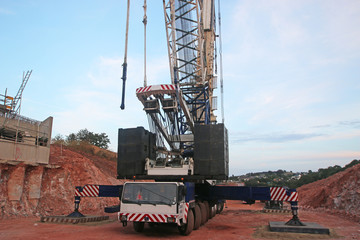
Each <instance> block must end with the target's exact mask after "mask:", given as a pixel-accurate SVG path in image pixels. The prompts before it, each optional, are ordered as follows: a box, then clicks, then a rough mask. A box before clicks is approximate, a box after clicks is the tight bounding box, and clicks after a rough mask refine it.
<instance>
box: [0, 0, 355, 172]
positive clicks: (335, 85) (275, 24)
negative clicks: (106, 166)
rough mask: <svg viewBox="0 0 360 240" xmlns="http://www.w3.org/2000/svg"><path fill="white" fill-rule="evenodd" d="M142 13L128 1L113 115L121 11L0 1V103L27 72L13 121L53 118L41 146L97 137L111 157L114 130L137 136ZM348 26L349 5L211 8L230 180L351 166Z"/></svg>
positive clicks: (110, 4) (115, 1) (319, 2)
mask: <svg viewBox="0 0 360 240" xmlns="http://www.w3.org/2000/svg"><path fill="white" fill-rule="evenodd" d="M147 2H148V8H147V16H148V24H147V79H148V84H160V83H170V81H171V80H170V71H169V63H168V55H167V54H168V53H167V46H166V44H167V43H166V35H165V23H164V14H163V6H162V1H147ZM142 5H143V1H141V0H133V1H131V6H130V26H129V47H128V75H127V83H126V84H127V86H126V103H125V110H120V101H121V89H122V87H121V86H122V82H121V76H122V67H121V65H122V63H123V61H124V50H125V23H126V1H125V0H121V1H119V0H102V1H95V0H87V1H85V0H79V1H68V0H64V1H46V0H31V1H30V0H17V1H10V0H0V93H1V94H4V93H5V90H6V89H7V93H8V95H10V96H11V95H12V96H15V95H16V93H17V91H18V89H19V87H20V84H21V81H22V74H23V71H27V70H33V72H32V75H31V77H30V80H29V82H28V84H27V86H26V88H25V90H24V93H23V101H22V106H21V114H22V115H25V116H27V117H30V118H33V119H36V120H44V119H46V118H47V117H48V116H52V117H54V122H53V132H52V135H53V136H55V135H58V134H61V135H63V136H66V135H68V134H70V133H76V132H78V131H79V130H80V129H84V128H87V129H88V130H89V131H92V132H96V133H103V132H104V133H106V134H107V135H108V136H109V138H110V141H111V145H110V149H111V150H113V151H116V150H117V132H118V128H130V127H137V126H145V128H148V122H147V118H146V115H145V112H144V111H143V110H142V109H143V107H142V104H141V103H140V102H139V101H138V100H137V98H136V95H135V89H136V88H137V87H141V86H142V85H143V79H144V72H143V59H144V51H143V41H144V40H143V34H144V33H143V24H142V19H143V8H142ZM359 26H360V1H357V0H343V1H337V0H292V1H285V0H272V1H267V0H259V1H249V0H226V1H221V28H222V29H221V31H222V32H221V38H222V48H223V49H222V57H223V78H224V113H225V125H226V127H227V129H228V131H229V151H230V175H232V174H234V175H239V174H245V173H249V172H260V171H268V170H274V171H276V170H278V169H282V170H287V171H293V172H299V171H308V170H313V171H314V170H317V169H319V168H326V167H328V166H333V165H340V166H344V165H345V164H347V163H349V162H350V161H352V160H353V159H360V94H359V92H360V28H359ZM215 94H217V95H218V96H219V90H216V91H215ZM219 100H220V96H219ZM218 105H219V106H220V102H219V104H218ZM215 114H216V115H217V116H218V120H219V121H220V122H221V112H220V111H219V110H218V111H216V112H215Z"/></svg>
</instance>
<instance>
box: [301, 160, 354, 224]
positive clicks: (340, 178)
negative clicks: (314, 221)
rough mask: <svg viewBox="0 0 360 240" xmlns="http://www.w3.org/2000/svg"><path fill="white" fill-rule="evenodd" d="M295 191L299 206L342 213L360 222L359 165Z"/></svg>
mask: <svg viewBox="0 0 360 240" xmlns="http://www.w3.org/2000/svg"><path fill="white" fill-rule="evenodd" d="M297 190H298V192H299V205H300V206H303V207H305V208H307V207H308V208H313V209H325V210H329V211H331V212H334V213H343V214H346V215H349V216H351V217H354V218H355V219H356V220H357V221H359V220H360V211H359V209H360V164H356V165H354V166H352V167H350V168H348V169H346V170H344V171H342V172H338V173H336V174H334V175H332V176H330V177H328V178H325V179H322V180H319V181H316V182H313V183H309V184H306V185H303V186H301V187H300V188H298V189H297Z"/></svg>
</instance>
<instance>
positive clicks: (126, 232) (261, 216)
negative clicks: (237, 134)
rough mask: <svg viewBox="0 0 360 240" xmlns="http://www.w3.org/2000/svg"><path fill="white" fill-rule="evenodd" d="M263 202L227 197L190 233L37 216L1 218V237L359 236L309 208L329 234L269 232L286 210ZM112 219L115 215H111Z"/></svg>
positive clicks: (352, 225) (357, 228)
mask: <svg viewBox="0 0 360 240" xmlns="http://www.w3.org/2000/svg"><path fill="white" fill-rule="evenodd" d="M262 207H263V204H262V203H256V204H254V205H251V206H249V205H244V204H242V203H241V202H240V201H229V202H228V208H225V209H224V211H223V212H222V213H221V214H219V215H216V216H215V217H214V218H212V219H210V220H209V221H208V222H207V223H206V224H205V225H204V226H201V227H200V229H199V230H196V231H193V232H192V233H191V234H190V236H187V237H183V236H181V235H179V233H178V231H177V229H176V227H173V226H166V225H165V226H159V227H154V228H150V227H149V226H146V227H145V230H144V232H143V233H136V232H135V231H134V230H133V227H132V224H129V225H128V226H127V227H122V225H121V224H120V223H119V222H117V221H115V220H111V221H109V222H106V223H88V224H81V225H80V224H77V225H76V224H68V225H65V224H63V225H60V224H53V223H40V222H39V218H22V219H8V220H3V221H1V224H0V239H4V240H7V239H12V240H15V239H37V240H41V239H114V238H117V239H196V240H198V239H227V240H228V239H360V224H359V223H356V222H354V221H350V220H348V219H345V218H343V217H341V216H334V215H330V214H327V213H316V212H312V211H308V210H307V211H302V212H300V219H301V220H302V221H303V222H317V223H319V224H321V225H323V226H325V227H328V228H330V231H331V234H330V235H320V234H315V235H314V234H294V233H274V232H269V231H268V229H267V227H266V226H267V225H268V222H269V221H287V220H289V219H290V217H291V216H290V215H289V214H283V213H276V214H275V213H262V212H261V211H260V210H261V209H262ZM110 216H111V219H115V217H116V215H110Z"/></svg>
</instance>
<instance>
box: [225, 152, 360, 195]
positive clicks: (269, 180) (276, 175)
mask: <svg viewBox="0 0 360 240" xmlns="http://www.w3.org/2000/svg"><path fill="white" fill-rule="evenodd" d="M359 163H360V160H356V159H355V160H353V161H352V162H350V163H349V164H347V165H345V167H341V166H339V165H335V166H330V167H328V168H320V169H319V170H318V171H316V172H313V171H311V170H309V171H308V172H296V173H294V172H292V171H290V172H287V171H285V170H277V171H267V172H258V173H247V174H245V175H241V176H231V177H230V180H231V181H234V182H242V183H244V184H245V186H265V187H266V186H287V187H289V188H298V187H300V186H302V185H304V184H308V183H312V182H315V181H318V180H321V179H324V178H327V177H329V176H332V175H334V174H336V173H338V172H342V171H344V170H346V169H348V168H350V167H352V166H355V165H357V164H359Z"/></svg>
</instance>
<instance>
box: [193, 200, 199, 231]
mask: <svg viewBox="0 0 360 240" xmlns="http://www.w3.org/2000/svg"><path fill="white" fill-rule="evenodd" d="M193 210H194V217H195V220H194V230H197V229H199V227H200V225H201V210H200V207H199V205H198V204H196V205H195V208H194V209H193Z"/></svg>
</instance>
